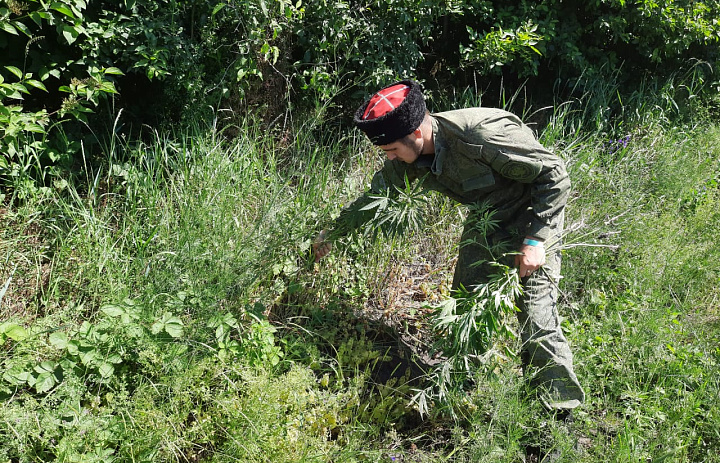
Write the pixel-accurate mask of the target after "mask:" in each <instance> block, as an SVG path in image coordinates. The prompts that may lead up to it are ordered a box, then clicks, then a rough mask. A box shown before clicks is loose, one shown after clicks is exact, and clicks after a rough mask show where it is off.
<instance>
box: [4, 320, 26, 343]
mask: <svg viewBox="0 0 720 463" xmlns="http://www.w3.org/2000/svg"><path fill="white" fill-rule="evenodd" d="M0 333H2V334H5V336H7V337H8V338H10V339H13V340H15V341H18V342H20V341H23V340H25V339H27V337H28V332H27V330H25V328H23V327H22V326H20V325H18V324H16V323H9V322H6V323H3V324H2V325H0Z"/></svg>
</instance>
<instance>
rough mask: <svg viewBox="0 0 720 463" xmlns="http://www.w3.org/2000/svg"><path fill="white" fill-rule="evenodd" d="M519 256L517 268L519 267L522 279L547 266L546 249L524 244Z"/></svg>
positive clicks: (516, 262)
mask: <svg viewBox="0 0 720 463" xmlns="http://www.w3.org/2000/svg"><path fill="white" fill-rule="evenodd" d="M520 253H521V254H519V255H517V256H515V267H518V272H519V273H520V278H525V277H529V276H530V275H532V273H533V272H534V271H535V270H537V269H539V268H540V267H541V266H543V265H544V264H545V248H544V247H543V246H531V245H529V244H523V245H522V246H521V247H520Z"/></svg>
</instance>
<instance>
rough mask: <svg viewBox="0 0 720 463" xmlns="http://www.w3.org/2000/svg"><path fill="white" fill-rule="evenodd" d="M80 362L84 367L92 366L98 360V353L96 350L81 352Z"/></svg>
mask: <svg viewBox="0 0 720 463" xmlns="http://www.w3.org/2000/svg"><path fill="white" fill-rule="evenodd" d="M79 357H80V361H81V362H82V364H83V365H87V366H92V365H93V364H94V363H95V359H97V358H98V355H97V351H96V350H95V349H92V350H89V351H87V352H82V351H80V352H79Z"/></svg>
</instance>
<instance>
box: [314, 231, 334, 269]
mask: <svg viewBox="0 0 720 463" xmlns="http://www.w3.org/2000/svg"><path fill="white" fill-rule="evenodd" d="M326 239H327V230H323V231H321V232H320V233H319V234H318V236H317V237H316V238H315V242H313V245H312V249H313V253H314V254H315V262H319V261H320V259H322V258H323V257H325V256H327V255H328V254H329V253H330V251H331V250H332V243H330V242H328V241H325V240H326Z"/></svg>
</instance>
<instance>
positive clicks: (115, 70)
mask: <svg viewBox="0 0 720 463" xmlns="http://www.w3.org/2000/svg"><path fill="white" fill-rule="evenodd" d="M105 74H112V75H116V76H124V75H125V73H123V72H122V71H121V70H120V69H118V68H116V67H109V68H107V69H105Z"/></svg>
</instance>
